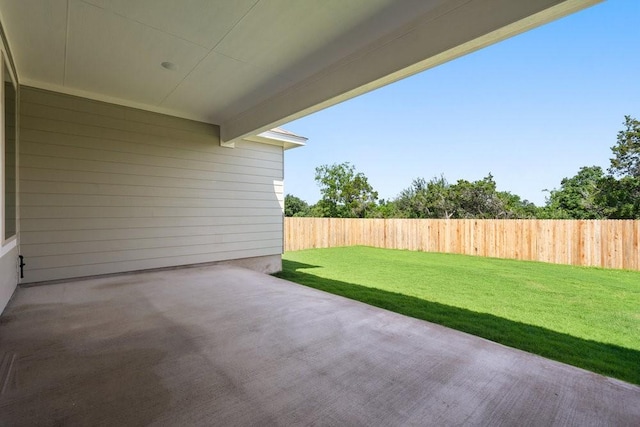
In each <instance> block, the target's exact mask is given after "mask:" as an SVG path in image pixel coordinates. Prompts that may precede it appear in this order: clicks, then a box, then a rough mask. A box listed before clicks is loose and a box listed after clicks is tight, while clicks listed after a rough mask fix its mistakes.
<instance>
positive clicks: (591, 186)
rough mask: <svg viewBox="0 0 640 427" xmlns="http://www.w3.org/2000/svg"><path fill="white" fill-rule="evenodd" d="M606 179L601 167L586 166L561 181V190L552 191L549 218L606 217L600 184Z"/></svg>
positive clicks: (549, 202) (548, 207)
mask: <svg viewBox="0 0 640 427" xmlns="http://www.w3.org/2000/svg"><path fill="white" fill-rule="evenodd" d="M604 178H605V176H604V172H603V171H602V168H601V167H599V166H584V167H582V168H580V170H579V171H578V173H577V174H576V175H575V176H573V177H571V178H564V179H563V180H562V181H560V189H557V190H556V189H554V190H551V191H550V194H549V198H548V199H547V211H548V216H549V217H552V218H571V219H601V218H605V217H606V212H605V208H604V206H603V205H602V204H601V201H602V197H601V196H600V192H601V187H600V184H601V182H602V180H603V179H604Z"/></svg>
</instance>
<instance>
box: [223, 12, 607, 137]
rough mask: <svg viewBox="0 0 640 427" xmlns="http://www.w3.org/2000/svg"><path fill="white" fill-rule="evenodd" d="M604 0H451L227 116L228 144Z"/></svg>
mask: <svg viewBox="0 0 640 427" xmlns="http://www.w3.org/2000/svg"><path fill="white" fill-rule="evenodd" d="M601 1H602V0H535V1H532V0H456V1H450V2H446V3H444V5H442V6H440V7H438V8H436V9H434V10H432V11H430V12H429V13H427V14H425V15H423V16H420V17H417V18H416V19H415V20H414V21H412V22H411V23H409V24H407V25H405V26H403V27H401V28H399V29H398V30H396V31H394V32H392V33H391V34H389V35H387V36H386V37H383V38H381V39H379V40H376V41H375V42H373V43H371V44H370V45H369V46H367V47H366V48H364V49H362V50H360V51H358V52H356V53H354V54H352V55H350V56H347V57H345V58H343V59H342V60H341V61H339V62H337V63H335V64H331V65H329V66H328V67H327V68H325V69H324V70H322V71H321V72H319V73H317V74H315V75H313V76H311V77H310V78H308V79H306V80H304V81H302V82H299V83H297V84H295V85H293V86H292V87H290V88H288V89H287V90H285V91H283V92H281V93H279V94H277V95H275V96H273V97H271V98H269V99H267V100H265V101H263V102H261V103H260V104H258V105H256V106H254V107H252V108H250V109H248V110H246V111H244V112H243V113H240V114H238V115H237V116H235V117H232V118H230V119H227V120H225V121H223V123H221V124H220V133H221V144H223V145H224V144H232V143H233V141H235V140H239V139H242V138H245V137H248V136H250V135H255V134H259V133H261V132H265V131H267V130H269V129H272V128H274V127H277V126H280V125H282V124H284V123H288V122H291V121H293V120H296V119H298V118H300V117H303V116H305V115H308V114H311V113H314V112H316V111H319V110H321V109H324V108H327V107H330V106H332V105H335V104H338V103H340V102H342V101H345V100H348V99H351V98H353V97H355V96H358V95H361V94H363V93H366V92H369V91H371V90H374V89H377V88H379V87H382V86H385V85H387V84H390V83H393V82H395V81H397V80H400V79H403V78H405V77H408V76H410V75H413V74H416V73H419V72H421V71H424V70H426V69H429V68H432V67H435V66H437V65H440V64H443V63H445V62H448V61H450V60H452V59H455V58H458V57H460V56H462V55H465V54H467V53H470V52H473V51H476V50H478V49H481V48H483V47H486V46H488V45H491V44H493V43H496V42H498V41H501V40H504V39H507V38H509V37H512V36H514V35H516V34H519V33H522V32H524V31H527V30H529V29H532V28H535V27H538V26H540V25H542V24H545V23H548V22H551V21H553V20H555V19H558V18H561V17H563V16H566V15H569V14H571V13H574V12H576V11H578V10H581V9H585V8H587V7H589V6H591V5H594V4H596V3H600V2H601ZM399 7H401V6H399Z"/></svg>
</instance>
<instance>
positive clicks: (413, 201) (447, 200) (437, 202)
mask: <svg viewBox="0 0 640 427" xmlns="http://www.w3.org/2000/svg"><path fill="white" fill-rule="evenodd" d="M396 204H397V206H398V210H399V211H400V213H401V216H404V217H406V218H445V219H446V218H451V216H452V215H453V212H454V204H453V199H452V195H451V186H450V185H449V183H448V182H447V180H446V179H445V177H444V176H440V177H439V178H437V177H434V178H432V179H431V180H430V181H428V182H427V181H426V180H425V179H424V178H416V179H414V180H413V182H412V183H411V186H410V187H409V188H406V189H404V190H402V192H400V194H399V195H398V197H397V198H396Z"/></svg>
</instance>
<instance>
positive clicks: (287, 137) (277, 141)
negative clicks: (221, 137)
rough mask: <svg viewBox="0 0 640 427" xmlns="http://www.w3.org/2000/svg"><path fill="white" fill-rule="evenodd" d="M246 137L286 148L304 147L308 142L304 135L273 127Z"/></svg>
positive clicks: (249, 139) (248, 139)
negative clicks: (285, 131) (277, 129)
mask: <svg viewBox="0 0 640 427" xmlns="http://www.w3.org/2000/svg"><path fill="white" fill-rule="evenodd" d="M244 139H246V140H247V141H253V142H259V143H261V144H269V145H277V146H279V147H282V148H283V149H285V150H289V149H291V148H297V147H303V146H304V145H305V144H306V142H307V138H305V137H303V136H299V135H293V134H288V133H281V132H278V131H275V130H273V129H270V130H267V131H265V132H262V133H260V134H259V135H253V136H248V137H245V138H244Z"/></svg>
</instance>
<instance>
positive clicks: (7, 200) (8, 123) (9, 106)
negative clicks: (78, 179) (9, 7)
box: [2, 61, 17, 240]
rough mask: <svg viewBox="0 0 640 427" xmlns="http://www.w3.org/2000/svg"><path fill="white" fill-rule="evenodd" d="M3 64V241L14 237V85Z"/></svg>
mask: <svg viewBox="0 0 640 427" xmlns="http://www.w3.org/2000/svg"><path fill="white" fill-rule="evenodd" d="M2 63H3V65H4V66H3V73H2V74H3V75H4V99H3V106H4V156H3V157H4V239H5V240H6V239H10V238H11V237H13V236H15V235H16V230H17V208H16V206H17V204H16V201H17V199H16V195H17V194H16V185H17V183H16V166H17V161H16V157H17V156H16V151H17V150H16V104H17V96H16V85H15V83H14V82H13V79H12V78H11V71H9V68H8V67H7V64H6V61H2Z"/></svg>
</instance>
